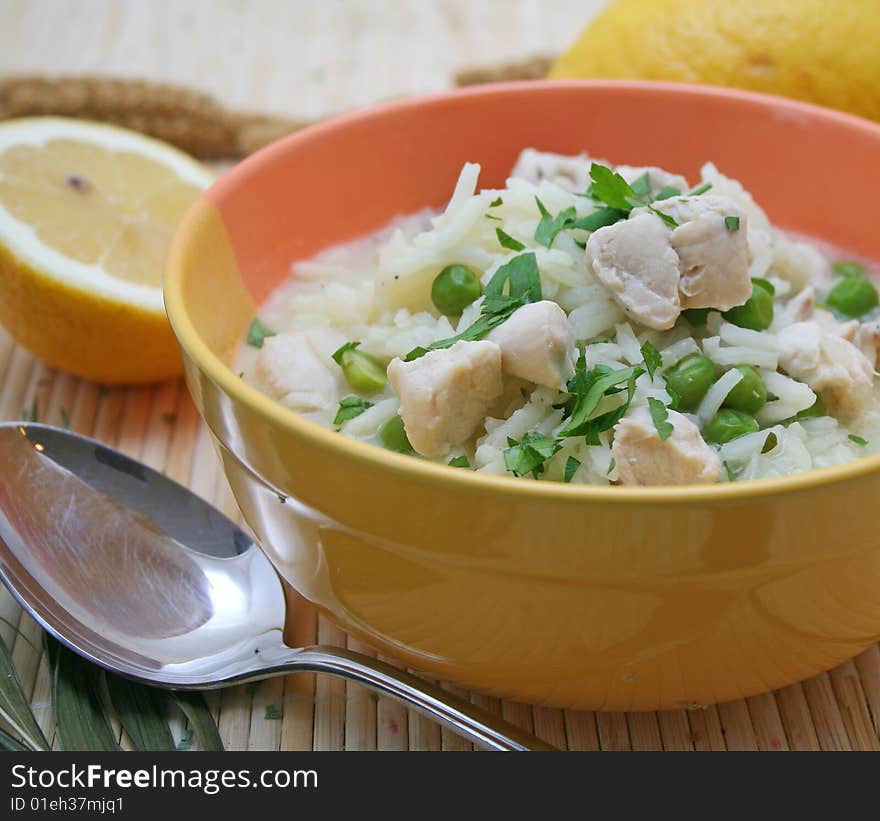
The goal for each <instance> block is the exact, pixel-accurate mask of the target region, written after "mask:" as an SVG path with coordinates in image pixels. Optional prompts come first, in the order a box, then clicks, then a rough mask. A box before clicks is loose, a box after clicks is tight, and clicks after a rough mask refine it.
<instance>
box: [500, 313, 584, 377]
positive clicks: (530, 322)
mask: <svg viewBox="0 0 880 821" xmlns="http://www.w3.org/2000/svg"><path fill="white" fill-rule="evenodd" d="M486 338H487V339H489V340H491V341H492V342H494V343H495V344H496V345H498V346H499V347H500V348H501V367H502V368H503V370H504V373H508V374H511V375H512V376H518V377H520V379H527V380H528V381H529V382H535V383H536V384H538V385H546V386H547V387H548V388H560V389H562V388H564V387H565V383H566V382H567V381H568V380H569V379H571V377H572V376H573V375H574V360H575V356H574V354H575V353H576V349H575V342H576V340H575V335H574V329H573V328H572V326H571V323H570V322H569V321H568V317H567V316H566V315H565V311H563V310H562V308H560V307H559V305H557V304H556V303H555V302H551V301H550V300H547V299H545V300H542V301H541V302H533V303H531V304H530V305H523V307H522V308H520V309H519V310H517V311H516V312H515V313H514V314H513V316H511V317H510V319H508V320H507V321H506V322H505V323H503V324H502V325H499V326H498V327H497V328H495V329H494V330H493V331H491V333H490V334H489V335H488V336H487V337H486Z"/></svg>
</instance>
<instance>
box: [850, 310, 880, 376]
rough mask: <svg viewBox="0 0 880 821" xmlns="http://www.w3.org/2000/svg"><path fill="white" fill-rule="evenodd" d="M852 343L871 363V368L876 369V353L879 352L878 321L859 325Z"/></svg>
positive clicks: (879, 329)
mask: <svg viewBox="0 0 880 821" xmlns="http://www.w3.org/2000/svg"><path fill="white" fill-rule="evenodd" d="M853 342H854V343H855V346H856V347H857V348H858V349H859V350H860V351H861V352H862V353H863V354H864V355H865V357H866V358H867V360H868V361H869V362H870V363H871V367H874V368H876V367H877V353H878V350H880V319H872V320H871V321H870V322H862V323H860V324H859V327H858V330H857V331H856V333H855V337H854V338H853Z"/></svg>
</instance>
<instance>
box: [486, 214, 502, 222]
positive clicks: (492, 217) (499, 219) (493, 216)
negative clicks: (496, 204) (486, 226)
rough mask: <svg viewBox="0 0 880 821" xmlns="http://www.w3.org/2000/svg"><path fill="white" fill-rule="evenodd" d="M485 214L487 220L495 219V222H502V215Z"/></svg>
mask: <svg viewBox="0 0 880 821" xmlns="http://www.w3.org/2000/svg"><path fill="white" fill-rule="evenodd" d="M483 216H484V217H485V218H486V219H487V220H495V222H501V217H496V216H495V215H494V214H483Z"/></svg>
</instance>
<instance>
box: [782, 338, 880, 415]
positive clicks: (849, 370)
mask: <svg viewBox="0 0 880 821" xmlns="http://www.w3.org/2000/svg"><path fill="white" fill-rule="evenodd" d="M777 339H778V341H779V365H780V367H781V368H782V369H783V370H785V371H786V372H787V373H788V374H789V375H790V376H792V377H794V378H795V379H797V380H799V381H801V382H806V383H807V384H808V385H809V386H810V387H811V388H812V389H813V390H814V391H821V392H822V398H823V399H824V401H825V404H826V405H827V406H828V407H829V409H830V410H831V411H832V413H834V414H835V415H839V416H841V417H843V418H851V417H853V416H857V415H858V414H859V413H860V412H861V411H862V410H863V409H864V407H865V405H866V404H868V403H869V402H870V399H871V393H872V390H871V389H872V386H873V379H874V369H873V367H872V365H871V362H870V361H869V359H868V358H867V357H866V356H865V354H863V353H862V352H861V351H860V350H859V349H858V348H857V347H856V346H855V345H853V344H852V342H849V341H847V340H846V339H844V338H843V337H841V336H838V335H837V334H835V333H830V332H829V331H827V330H825V329H824V328H823V327H822V326H821V325H820V324H819V323H817V322H795V323H794V324H793V325H789V326H788V327H787V328H783V329H782V330H781V331H780V332H779V334H778V335H777Z"/></svg>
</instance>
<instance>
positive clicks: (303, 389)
mask: <svg viewBox="0 0 880 821" xmlns="http://www.w3.org/2000/svg"><path fill="white" fill-rule="evenodd" d="M344 342H345V337H343V336H342V335H341V334H338V333H337V332H335V331H332V330H330V329H316V330H309V331H292V332H291V333H285V334H278V335H277V336H269V337H266V339H265V340H264V341H263V347H262V348H260V352H259V354H258V355H257V359H256V363H255V366H254V377H255V379H256V381H257V382H258V384H259V385H261V386H262V387H263V388H264V390H265V391H266V393H268V394H269V395H270V396H272V397H273V398H274V399H278V400H280V401H281V402H282V403H283V404H285V405H287V406H288V407H289V408H292V409H293V410H296V411H302V412H306V413H307V412H310V411H318V410H322V409H325V408H329V407H334V406H335V405H336V403H337V402H338V401H339V399H340V397H341V396H342V393H343V391H344V390H345V384H344V380H343V378H342V373H341V371H340V370H339V368H338V366H337V365H336V364H335V363H334V362H333V360H332V358H331V357H330V354H329V353H327V351H328V350H329V351H330V352H332V351H333V350H335V348H338V347H339V346H340V345H342V344H343V343H344Z"/></svg>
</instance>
